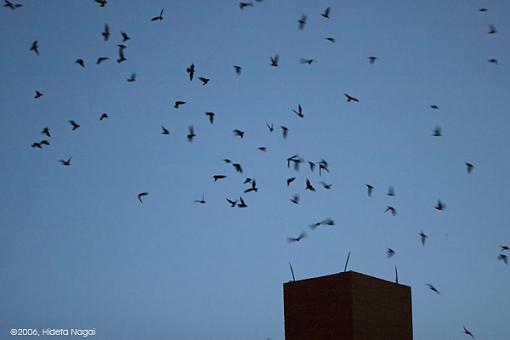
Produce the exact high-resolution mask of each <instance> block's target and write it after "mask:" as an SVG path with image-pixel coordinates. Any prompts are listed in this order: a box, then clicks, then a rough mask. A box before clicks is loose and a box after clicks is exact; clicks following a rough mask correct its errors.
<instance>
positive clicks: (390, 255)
mask: <svg viewBox="0 0 510 340" xmlns="http://www.w3.org/2000/svg"><path fill="white" fill-rule="evenodd" d="M394 255H395V251H394V250H393V249H391V248H388V249H386V257H393V256H394Z"/></svg>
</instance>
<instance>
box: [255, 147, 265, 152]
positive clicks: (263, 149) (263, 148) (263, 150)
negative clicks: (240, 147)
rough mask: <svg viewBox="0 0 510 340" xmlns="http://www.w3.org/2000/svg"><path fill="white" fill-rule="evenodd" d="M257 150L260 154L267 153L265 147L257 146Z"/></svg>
mask: <svg viewBox="0 0 510 340" xmlns="http://www.w3.org/2000/svg"><path fill="white" fill-rule="evenodd" d="M257 149H258V150H260V151H262V152H266V151H267V148H266V147H265V146H259V147H258V148H257Z"/></svg>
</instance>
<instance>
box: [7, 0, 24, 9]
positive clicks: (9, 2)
mask: <svg viewBox="0 0 510 340" xmlns="http://www.w3.org/2000/svg"><path fill="white" fill-rule="evenodd" d="M4 7H6V8H10V9H12V10H15V9H16V8H20V7H23V5H22V4H15V3H14V2H12V1H9V0H4Z"/></svg>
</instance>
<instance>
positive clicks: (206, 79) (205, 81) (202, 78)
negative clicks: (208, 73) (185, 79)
mask: <svg viewBox="0 0 510 340" xmlns="http://www.w3.org/2000/svg"><path fill="white" fill-rule="evenodd" d="M198 79H199V80H200V81H201V82H202V85H204V86H205V85H207V83H208V82H209V80H211V79H209V78H204V77H199V78H198Z"/></svg>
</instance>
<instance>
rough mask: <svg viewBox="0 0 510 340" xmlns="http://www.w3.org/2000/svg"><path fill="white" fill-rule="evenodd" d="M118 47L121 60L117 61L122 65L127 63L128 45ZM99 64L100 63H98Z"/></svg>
mask: <svg viewBox="0 0 510 340" xmlns="http://www.w3.org/2000/svg"><path fill="white" fill-rule="evenodd" d="M117 47H118V48H119V58H118V59H117V63H119V64H120V63H122V62H124V61H126V60H127V59H126V57H125V55H124V50H125V49H126V47H127V46H126V45H124V44H118V45H117ZM98 64H99V63H98Z"/></svg>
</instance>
